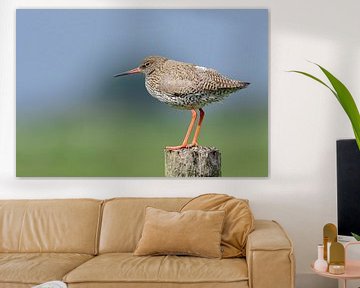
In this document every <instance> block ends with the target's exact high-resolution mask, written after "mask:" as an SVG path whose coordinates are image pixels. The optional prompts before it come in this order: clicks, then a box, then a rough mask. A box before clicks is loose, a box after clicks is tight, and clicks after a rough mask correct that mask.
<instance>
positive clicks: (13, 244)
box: [0, 198, 294, 288]
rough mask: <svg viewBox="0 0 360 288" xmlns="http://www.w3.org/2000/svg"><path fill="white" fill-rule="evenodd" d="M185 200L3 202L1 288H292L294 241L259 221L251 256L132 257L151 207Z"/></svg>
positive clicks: (172, 207) (168, 206)
mask: <svg viewBox="0 0 360 288" xmlns="http://www.w3.org/2000/svg"><path fill="white" fill-rule="evenodd" d="M188 200H189V199H186V198H116V199H110V200H106V201H100V200H93V199H76V200H74V199H66V200H19V201H17V200H2V201H0V288H3V287H9V288H10V287H11V288H12V287H31V286H33V285H35V284H39V283H43V282H46V281H51V280H63V281H64V282H66V283H67V284H68V286H69V287H73V288H82V287H87V288H92V287H106V288H112V287H119V288H120V287H121V288H135V287H136V288H138V287H147V288H155V287H156V288H165V287H166V288H178V287H179V288H180V287H181V288H187V287H189V288H200V287H204V288H205V287H206V288H217V287H221V288H241V287H252V288H272V287H274V288H293V287H294V256H293V248H292V244H291V241H290V240H289V238H288V237H287V235H286V233H285V232H284V230H283V229H282V228H281V227H280V225H279V224H277V223H276V222H273V221H269V220H256V224H255V231H253V232H252V233H251V234H250V235H249V238H248V244H247V254H246V258H233V259H221V260H219V259H205V258H199V257H188V256H144V257H139V256H133V255H132V252H133V251H134V249H135V246H136V244H137V242H138V240H139V239H140V236H141V231H142V226H143V218H144V211H145V207H146V206H152V207H157V208H161V209H165V210H169V211H177V210H179V209H180V208H181V207H182V206H183V204H185V203H186V202H187V201H188Z"/></svg>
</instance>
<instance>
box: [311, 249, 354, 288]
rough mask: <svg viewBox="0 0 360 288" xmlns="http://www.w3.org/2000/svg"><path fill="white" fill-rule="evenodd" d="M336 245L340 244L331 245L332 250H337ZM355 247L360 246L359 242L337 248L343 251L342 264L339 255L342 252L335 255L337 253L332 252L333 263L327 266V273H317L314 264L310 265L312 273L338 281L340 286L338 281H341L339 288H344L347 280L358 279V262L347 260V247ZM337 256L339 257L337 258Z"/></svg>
mask: <svg viewBox="0 0 360 288" xmlns="http://www.w3.org/2000/svg"><path fill="white" fill-rule="evenodd" d="M337 244H339V245H341V243H334V245H332V246H333V249H334V250H337V248H336V246H337ZM355 245H360V242H348V243H346V244H345V246H344V247H343V248H341V247H340V246H338V247H339V249H340V250H341V251H342V249H344V252H345V253H344V254H345V261H344V264H342V259H341V257H342V256H341V254H342V253H343V252H340V253H339V254H338V255H337V253H338V252H337V251H333V253H332V255H334V257H335V259H334V260H335V261H334V260H333V263H332V264H331V265H329V272H321V271H318V270H316V269H315V267H314V264H312V265H311V267H312V269H313V271H314V272H315V273H316V274H318V275H320V276H323V277H327V278H333V279H338V280H339V284H340V281H343V284H342V286H341V287H344V288H346V287H347V282H348V280H357V279H360V260H351V259H349V256H348V254H349V251H348V250H349V247H351V246H355ZM340 250H339V251H340ZM338 256H340V257H338ZM336 262H337V263H338V264H337V263H336ZM339 287H340V286H339Z"/></svg>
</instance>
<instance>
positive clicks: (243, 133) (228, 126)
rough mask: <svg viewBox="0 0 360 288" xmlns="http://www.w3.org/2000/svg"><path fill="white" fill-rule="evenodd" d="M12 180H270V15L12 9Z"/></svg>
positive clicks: (253, 12)
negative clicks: (13, 122) (14, 43)
mask: <svg viewBox="0 0 360 288" xmlns="http://www.w3.org/2000/svg"><path fill="white" fill-rule="evenodd" d="M16 110H17V124H16V129H17V131H16V145H17V147H16V175H17V176H18V177H46V176H49V177H57V176H59V177H162V176H170V177H184V176H185V177H192V176H194V177H266V176H267V175H268V11H267V10H266V9H231V10H225V9H221V10H207V9H195V10H191V9H184V10H179V9H176V10H169V9H164V10H162V9H100V10H96V9H91V10H87V9H18V10H17V14H16Z"/></svg>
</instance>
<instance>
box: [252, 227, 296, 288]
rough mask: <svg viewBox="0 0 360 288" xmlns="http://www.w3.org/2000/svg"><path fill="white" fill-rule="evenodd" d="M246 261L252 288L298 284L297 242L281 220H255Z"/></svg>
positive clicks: (287, 287)
mask: <svg viewBox="0 0 360 288" xmlns="http://www.w3.org/2000/svg"><path fill="white" fill-rule="evenodd" d="M246 261H247V265H248V270H249V271H248V273H249V286H250V288H269V287H276V288H294V287H295V276H294V274H295V259H294V254H293V245H292V242H291V240H290V239H289V237H288V236H287V234H286V232H285V231H284V229H283V228H282V227H281V226H280V225H279V224H278V223H277V222H275V221H270V220H256V221H255V230H254V231H253V232H252V233H250V234H249V236H248V240H247V246H246Z"/></svg>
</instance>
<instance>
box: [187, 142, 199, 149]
mask: <svg viewBox="0 0 360 288" xmlns="http://www.w3.org/2000/svg"><path fill="white" fill-rule="evenodd" d="M197 146H199V144H198V143H197V142H194V143H191V144H189V145H186V148H192V147H197Z"/></svg>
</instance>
